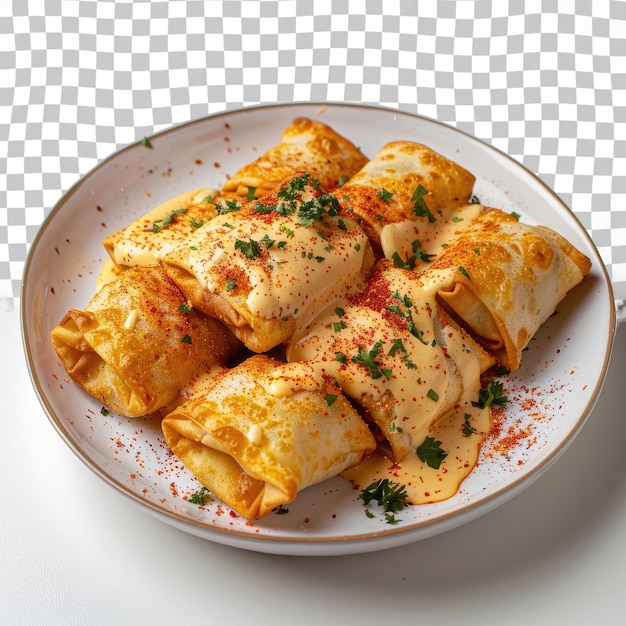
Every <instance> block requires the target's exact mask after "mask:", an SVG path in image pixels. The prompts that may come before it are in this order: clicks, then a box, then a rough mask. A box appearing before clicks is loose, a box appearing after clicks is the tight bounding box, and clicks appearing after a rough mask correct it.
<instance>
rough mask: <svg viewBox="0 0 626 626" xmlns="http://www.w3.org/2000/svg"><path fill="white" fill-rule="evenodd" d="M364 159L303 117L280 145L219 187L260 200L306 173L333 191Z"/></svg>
mask: <svg viewBox="0 0 626 626" xmlns="http://www.w3.org/2000/svg"><path fill="white" fill-rule="evenodd" d="M366 162H367V157H366V156H365V155H364V154H363V153H362V152H361V151H360V150H359V149H358V148H356V147H355V146H354V145H353V144H352V143H351V142H350V141H348V140H347V139H346V138H345V137H343V136H342V135H340V134H339V133H337V132H336V131H335V130H333V129H332V128H330V127H329V126H327V125H326V124H323V123H322V122H317V121H314V120H311V119H309V118H306V117H299V118H296V119H294V120H293V122H292V123H291V124H290V125H289V126H288V127H287V128H286V129H285V131H284V133H283V136H282V139H281V141H280V143H278V144H277V145H276V146H274V147H272V148H271V149H270V150H268V151H267V152H265V153H264V154H263V155H262V156H260V157H259V158H258V159H257V160H256V161H253V162H252V163H249V164H247V165H244V166H243V167H242V168H241V169H240V170H238V171H237V172H236V173H235V174H234V175H233V176H232V177H231V178H230V179H229V180H228V181H227V182H226V183H225V184H224V186H223V187H222V191H223V192H231V193H236V194H237V195H239V196H240V197H241V198H246V197H248V196H249V194H254V195H255V196H257V197H258V196H261V195H264V194H266V193H267V192H268V191H271V190H272V189H274V187H276V186H277V185H278V184H279V183H280V182H281V181H282V180H284V179H285V178H288V177H290V176H293V175H294V174H296V173H298V172H309V173H310V174H311V175H312V176H314V177H315V178H317V179H318V180H319V182H320V184H321V185H322V186H323V187H325V188H327V189H334V188H335V187H337V186H338V185H340V184H341V181H342V180H346V179H348V178H349V177H350V176H352V175H353V174H354V173H355V172H357V171H358V170H359V169H360V168H361V167H362V166H363V165H364V164H365V163H366Z"/></svg>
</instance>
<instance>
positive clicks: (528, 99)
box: [0, 0, 626, 308]
mask: <svg viewBox="0 0 626 626" xmlns="http://www.w3.org/2000/svg"><path fill="white" fill-rule="evenodd" d="M625 32H626V2H623V1H621V0H597V1H594V2H586V1H583V0H577V1H574V0H571V1H570V0H566V1H558V0H526V1H518V0H497V1H496V0H439V1H435V0H418V1H416V0H366V1H362V0H360V1H357V0H332V2H331V0H319V1H318V0H315V1H307V0H263V1H262V2H259V1H258V0H242V1H236V0H224V1H217V0H207V1H200V0H189V1H186V0H169V1H166V0H154V1H152V2H149V1H144V0H135V1H134V2H133V1H131V0H115V1H112V0H100V1H96V0H45V1H44V0H29V1H28V2H27V1H25V0H2V2H0V116H1V117H0V119H1V120H2V121H1V122H0V299H1V301H2V303H3V307H5V308H7V307H12V306H14V300H16V299H18V298H19V292H20V284H21V276H22V271H23V267H24V261H25V259H26V255H27V249H28V245H29V244H30V243H31V242H32V240H33V237H34V236H35V233H36V232H37V229H38V227H39V226H40V224H41V222H42V220H43V219H44V217H45V216H46V215H47V213H48V212H49V211H50V209H51V207H52V206H53V205H54V204H55V202H56V201H57V200H58V199H59V197H60V196H61V195H62V193H64V192H65V191H66V190H67V189H68V188H69V187H70V186H71V185H72V184H73V183H74V182H75V181H76V180H77V179H78V178H79V177H80V176H82V175H83V174H85V173H86V172H87V171H89V170H90V169H91V168H93V167H94V166H95V165H96V164H97V163H98V162H99V161H100V160H101V159H103V158H104V157H106V156H108V155H109V154H111V153H112V152H114V151H115V150H117V149H118V148H120V147H122V146H124V145H126V144H128V143H131V142H133V141H135V140H137V139H138V138H141V137H143V136H146V135H151V134H153V133H154V132H156V131H159V130H162V129H164V128H166V127H169V126H171V125H173V124H179V123H182V122H186V121H188V120H190V119H196V118H200V117H203V116H206V115H208V114H211V113H215V112H218V111H222V110H227V109H235V108H240V107H242V106H245V105H252V104H258V103H273V102H292V101H308V100H312V101H320V102H323V101H346V102H364V103H368V104H382V105H385V106H387V107H393V108H399V109H401V110H403V111H407V112H410V113H419V114H421V115H425V116H428V117H431V118H436V119H439V120H441V121H443V122H446V123H448V124H451V125H453V126H456V127H458V128H460V129H462V130H465V131H467V132H469V133H471V134H473V135H476V136H477V137H479V138H480V139H483V140H485V141H487V142H490V143H492V144H493V145H495V146H496V147H498V148H500V149H501V150H503V151H504V152H506V153H508V154H510V155H511V156H512V157H514V158H515V159H517V160H518V161H521V162H522V163H523V164H524V165H526V166H527V167H528V168H529V169H530V170H531V171H533V172H535V173H537V174H538V175H539V177H540V178H542V179H543V180H544V181H545V182H546V183H547V184H548V185H549V186H550V187H552V188H553V189H554V190H555V191H556V192H557V193H558V194H559V195H560V196H561V198H562V199H563V200H564V201H565V202H566V203H567V204H568V205H569V206H570V207H571V208H572V210H573V211H574V212H575V213H576V215H577V216H578V217H579V219H580V220H581V222H582V223H583V225H584V226H585V227H586V228H587V230H588V231H589V233H590V234H591V236H592V238H593V239H594V241H595V243H596V245H597V246H598V249H599V251H600V254H601V256H602V258H603V259H604V261H605V263H606V264H607V267H608V269H609V273H610V276H611V278H612V281H613V284H614V286H615V291H616V297H617V298H618V299H624V298H626V177H625V175H624V173H625V171H626V106H625V105H626V58H625V57H626V45H624V42H623V39H624V33H625Z"/></svg>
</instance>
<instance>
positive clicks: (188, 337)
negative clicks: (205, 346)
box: [181, 334, 191, 345]
mask: <svg viewBox="0 0 626 626" xmlns="http://www.w3.org/2000/svg"><path fill="white" fill-rule="evenodd" d="M181 341H182V343H188V344H190V345H191V335H189V334H185V335H183V338H182V339H181Z"/></svg>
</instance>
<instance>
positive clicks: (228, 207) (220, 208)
mask: <svg viewBox="0 0 626 626" xmlns="http://www.w3.org/2000/svg"><path fill="white" fill-rule="evenodd" d="M215 209H216V210H217V214H218V215H225V214H226V213H234V212H235V211H239V209H241V204H240V203H239V202H237V200H226V201H224V202H223V203H222V202H220V203H218V204H216V205H215Z"/></svg>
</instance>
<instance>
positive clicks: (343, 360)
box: [335, 352, 348, 364]
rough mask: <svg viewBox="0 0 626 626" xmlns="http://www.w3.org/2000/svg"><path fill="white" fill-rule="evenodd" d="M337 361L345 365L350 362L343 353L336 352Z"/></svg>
mask: <svg viewBox="0 0 626 626" xmlns="http://www.w3.org/2000/svg"><path fill="white" fill-rule="evenodd" d="M335 360H337V361H339V363H344V364H345V363H347V362H348V357H347V356H346V355H345V354H344V353H343V352H335Z"/></svg>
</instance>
